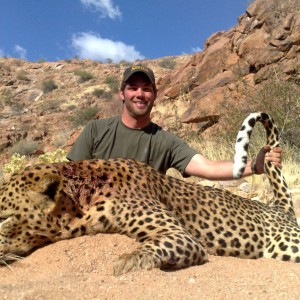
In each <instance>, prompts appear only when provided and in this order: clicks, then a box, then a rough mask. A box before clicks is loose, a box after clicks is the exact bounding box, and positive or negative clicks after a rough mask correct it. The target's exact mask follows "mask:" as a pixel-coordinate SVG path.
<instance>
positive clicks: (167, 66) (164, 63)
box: [158, 58, 176, 70]
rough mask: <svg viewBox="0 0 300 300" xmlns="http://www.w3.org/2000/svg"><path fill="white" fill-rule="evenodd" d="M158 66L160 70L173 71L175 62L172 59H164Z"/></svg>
mask: <svg viewBox="0 0 300 300" xmlns="http://www.w3.org/2000/svg"><path fill="white" fill-rule="evenodd" d="M158 64H159V66H160V67H162V68H165V69H169V70H173V69H174V68H175V67H176V60H175V59H174V58H164V59H163V60H161V61H160V62H159V63H158Z"/></svg>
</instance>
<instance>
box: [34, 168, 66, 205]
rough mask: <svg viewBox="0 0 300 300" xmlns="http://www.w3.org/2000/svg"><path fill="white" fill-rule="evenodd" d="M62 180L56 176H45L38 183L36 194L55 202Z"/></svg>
mask: <svg viewBox="0 0 300 300" xmlns="http://www.w3.org/2000/svg"><path fill="white" fill-rule="evenodd" d="M62 185H63V183H62V178H61V177H60V176H59V175H58V174H47V175H45V176H44V177H43V178H41V179H40V181H39V183H38V192H39V193H41V194H43V195H46V196H48V197H49V198H50V199H51V200H53V201H55V200H56V198H57V197H56V196H57V195H58V194H59V192H60V191H61V189H62Z"/></svg>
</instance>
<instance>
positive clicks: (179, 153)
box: [171, 134, 198, 177]
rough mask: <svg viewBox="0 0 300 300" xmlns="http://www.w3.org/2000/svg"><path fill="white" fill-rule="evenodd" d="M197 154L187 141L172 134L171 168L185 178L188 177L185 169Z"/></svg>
mask: <svg viewBox="0 0 300 300" xmlns="http://www.w3.org/2000/svg"><path fill="white" fill-rule="evenodd" d="M197 153H198V152H197V151H196V150H195V149H192V148H191V147H190V146H189V145H188V144H187V143H186V142H185V141H183V140H182V139H180V138H179V137H178V136H176V135H173V134H172V146H171V167H172V168H175V169H177V170H178V171H179V172H180V173H181V174H182V175H183V176H184V177H188V175H187V174H185V173H184V171H185V168H186V166H187V165H188V164H189V162H190V161H191V159H192V157H193V156H194V155H196V154H197Z"/></svg>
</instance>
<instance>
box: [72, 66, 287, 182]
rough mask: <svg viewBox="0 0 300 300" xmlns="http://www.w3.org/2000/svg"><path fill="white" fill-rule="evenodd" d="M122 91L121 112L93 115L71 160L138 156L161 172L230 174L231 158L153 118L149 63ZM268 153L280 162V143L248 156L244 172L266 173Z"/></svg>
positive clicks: (127, 75) (133, 71)
mask: <svg viewBox="0 0 300 300" xmlns="http://www.w3.org/2000/svg"><path fill="white" fill-rule="evenodd" d="M119 96H120V99H121V101H122V102H123V110H122V114H121V116H117V117H113V118H109V119H102V120H92V121H90V122H89V123H88V124H87V125H86V127H85V128H84V130H83V131H82V133H81V134H80V136H79V137H78V139H77V141H76V142H75V144H74V146H73V147H72V149H71V151H70V152H69V154H68V156H67V157H68V159H69V160H83V159H108V158H117V157H123V158H134V159H137V160H140V161H143V162H145V163H147V164H149V165H151V166H152V167H153V168H155V169H156V170H158V171H160V172H162V173H166V171H167V169H168V168H171V167H173V168H176V169H178V170H179V171H180V172H181V173H182V175H183V176H198V177H201V178H206V179H210V180H229V179H232V171H233V162H232V161H211V160H209V159H207V158H206V157H204V156H203V155H201V154H199V153H197V151H195V150H194V149H191V148H190V147H189V146H188V145H187V143H185V142H184V141H182V140H181V139H180V138H179V137H177V136H176V135H174V134H172V133H169V132H167V131H165V130H163V129H162V128H161V127H159V126H158V125H157V124H155V123H153V122H151V119H150V113H151V110H152V107H153V104H154V101H155V100H156V96H157V89H156V84H155V77H154V74H153V71H152V70H151V69H149V68H147V67H145V66H142V65H135V66H132V67H129V68H127V69H126V70H125V72H124V75H123V79H122V83H121V88H120V92H119ZM264 159H266V160H268V161H271V162H273V163H274V164H275V165H276V166H278V167H281V148H274V149H272V150H271V149H270V147H269V146H265V147H263V148H262V149H261V150H260V152H259V154H258V155H257V158H256V161H254V163H252V164H250V163H249V162H248V164H247V166H246V169H245V171H244V174H243V176H248V175H251V174H254V173H255V174H262V173H264Z"/></svg>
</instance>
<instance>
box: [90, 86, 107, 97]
mask: <svg viewBox="0 0 300 300" xmlns="http://www.w3.org/2000/svg"><path fill="white" fill-rule="evenodd" d="M104 93H105V90H104V89H101V88H97V89H94V90H93V93H92V94H93V95H94V96H96V97H98V98H101V96H103V95H104Z"/></svg>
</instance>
